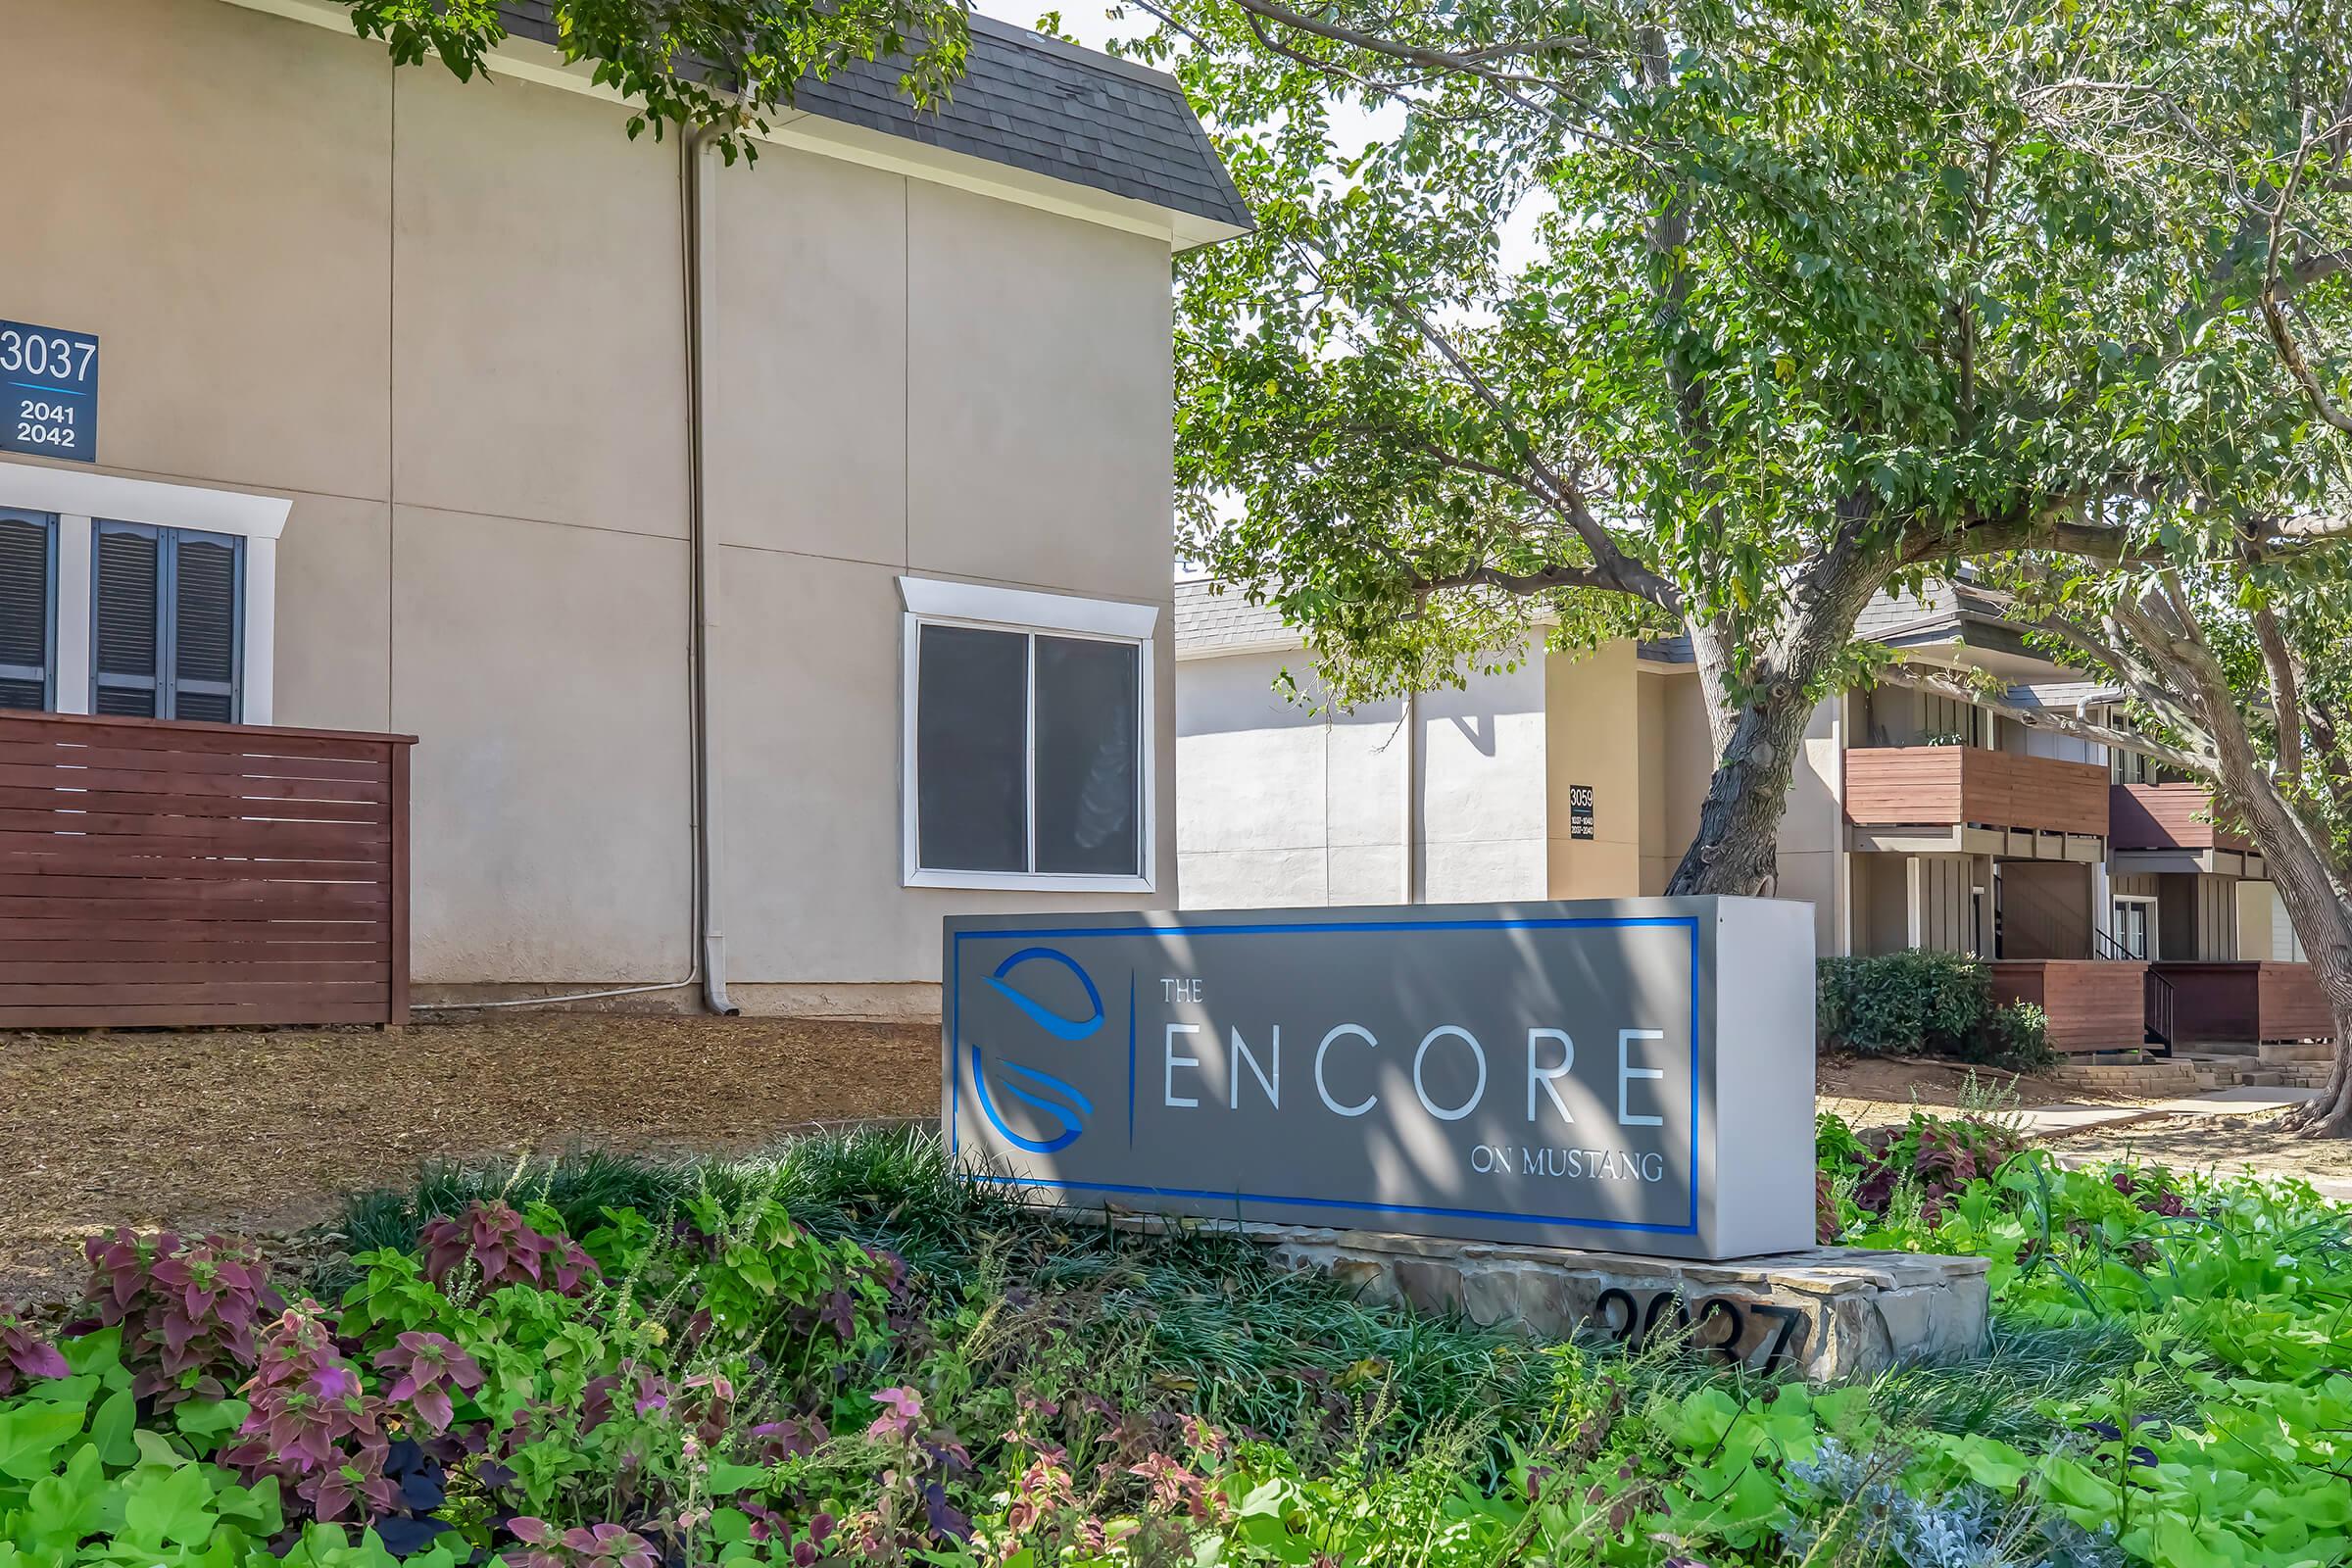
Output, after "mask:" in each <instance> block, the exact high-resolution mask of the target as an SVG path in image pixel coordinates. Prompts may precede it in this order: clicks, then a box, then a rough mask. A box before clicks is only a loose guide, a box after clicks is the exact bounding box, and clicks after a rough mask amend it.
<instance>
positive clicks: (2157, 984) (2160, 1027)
mask: <svg viewBox="0 0 2352 1568" xmlns="http://www.w3.org/2000/svg"><path fill="white" fill-rule="evenodd" d="M2090 935H2091V951H2092V952H2093V953H2095V954H2097V955H2098V956H2100V957H2102V958H2110V959H2116V960H2119V961H2122V962H2126V963H2146V962H2147V961H2148V960H2146V959H2145V958H2140V957H2136V956H2133V955H2132V954H2131V952H2129V951H2128V950H2127V949H2126V948H2125V947H2124V945H2123V944H2122V943H2120V942H2118V941H2116V940H2115V938H2114V937H2113V936H2112V935H2110V934H2109V933H2107V932H2105V931H2101V930H2100V929H2098V928H2097V927H2096V926H2093V927H2092V928H2091V932H2090ZM2178 1000H2179V995H2178V993H2177V992H2175V991H2174V989H2173V983H2172V982H2171V981H2170V980H2168V979H2166V978H2165V977H2164V976H2163V975H2161V974H2158V973H2157V972H2156V968H2155V965H2153V964H2149V966H2148V983H2147V994H2146V998H2145V1000H2144V1002H2143V1004H2142V1006H2143V1010H2144V1011H2145V1013H2146V1015H2147V1032H2148V1033H2149V1034H2152V1035H2154V1036H2155V1037H2156V1043H2157V1044H2159V1045H2161V1046H2163V1047H2164V1054H2166V1055H2168V1056H2169V1055H2171V1054H2173V1028H2174V1025H2173V1006H2174V1004H2175V1003H2176V1002H2177V1001H2178Z"/></svg>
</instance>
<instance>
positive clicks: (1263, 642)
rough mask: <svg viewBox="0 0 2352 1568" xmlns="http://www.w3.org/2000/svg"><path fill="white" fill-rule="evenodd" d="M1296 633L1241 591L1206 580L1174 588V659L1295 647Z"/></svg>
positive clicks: (1180, 584) (1276, 615) (1297, 640)
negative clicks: (1244, 595) (1246, 597)
mask: <svg viewBox="0 0 2352 1568" xmlns="http://www.w3.org/2000/svg"><path fill="white" fill-rule="evenodd" d="M1298 646H1299V633H1298V631H1297V630H1295V629H1294V628H1292V627H1290V626H1286V625H1284V624H1283V621H1282V616H1281V615H1279V614H1278V613H1275V612H1274V611H1271V610H1269V609H1267V608H1266V607H1265V606H1263V605H1253V604H1251V603H1250V601H1249V600H1247V599H1245V598H1243V597H1242V595H1241V592H1240V590H1238V589H1235V588H1229V587H1225V586H1224V585H1223V584H1220V583H1217V582H1215V581H1212V580H1211V579H1208V578H1205V577H1203V578H1201V579H1198V580H1196V581H1193V582H1180V583H1178V584H1177V585H1176V657H1177V658H1179V659H1182V658H1186V657H1188V656H1193V655H1213V654H1225V653H1258V652H1262V651H1264V650H1266V649H1272V648H1297V647H1298Z"/></svg>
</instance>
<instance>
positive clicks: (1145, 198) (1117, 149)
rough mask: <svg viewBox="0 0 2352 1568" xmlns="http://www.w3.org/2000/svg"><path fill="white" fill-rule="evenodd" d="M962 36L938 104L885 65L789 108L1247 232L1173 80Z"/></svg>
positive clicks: (520, 29)
mask: <svg viewBox="0 0 2352 1568" xmlns="http://www.w3.org/2000/svg"><path fill="white" fill-rule="evenodd" d="M499 9H500V12H501V14H502V16H503V18H504V20H505V22H506V25H507V29H508V30H509V31H510V32H512V33H514V34H515V36H516V37H518V38H535V39H538V40H539V41H541V42H543V43H547V42H553V41H554V39H555V35H556V34H555V25H554V23H553V22H552V21H551V20H550V19H549V11H548V0H506V3H505V4H502V5H501V6H500V8H499ZM970 28H971V34H970V36H971V44H970V50H969V52H968V53H967V54H966V56H965V59H964V71H963V74H962V76H960V77H959V78H957V80H956V84H955V86H954V87H953V88H952V89H951V91H950V94H949V96H948V98H947V101H945V102H944V103H937V104H934V105H932V106H931V107H930V108H928V109H923V110H917V109H916V108H915V107H914V106H913V105H912V104H910V103H908V102H907V99H906V97H905V96H904V95H903V94H902V93H901V92H900V91H899V75H900V72H901V70H902V65H901V64H899V63H893V62H891V61H887V60H884V61H876V62H874V63H871V64H868V63H865V62H862V61H858V62H853V63H852V64H851V65H849V66H848V67H846V68H845V69H843V70H841V71H839V72H836V73H834V75H833V76H832V78H831V79H830V80H826V81H814V80H809V81H803V82H802V83H801V85H800V89H799V91H798V92H797V94H796V95H795V97H794V107H795V108H798V109H801V110H805V111H807V112H808V113H809V114H813V115H820V116H822V117H824V118H825V119H827V120H834V121H839V122H841V123H845V124H852V125H862V126H864V127H865V128H867V129H869V130H878V131H882V132H884V133H885V134H888V135H893V136H904V137H906V138H907V140H909V141H917V142H922V143H924V144H926V145H928V146H932V147H939V148H943V149H945V150H947V151H949V152H958V153H966V154H969V155H970V156H972V157H974V158H983V159H986V160H988V161H989V162H991V163H995V164H1003V165H1005V166H1007V167H1009V168H1013V169H1021V170H1026V171H1028V172H1031V173H1034V174H1043V175H1045V176H1047V177H1048V178H1051V179H1059V180H1065V181H1067V182H1069V183H1070V184H1073V185H1084V186H1088V187H1090V188H1092V189H1095V190H1100V191H1105V192H1108V193H1109V194H1111V195H1114V196H1125V197H1129V198H1131V199H1133V200H1135V201H1140V202H1148V203H1150V204H1151V205H1152V206H1154V207H1163V208H1167V209H1169V210H1170V211H1173V212H1179V213H1187V214H1190V215H1192V216H1193V217H1196V218H1204V219H1207V220H1209V221H1211V222H1213V223H1222V224H1229V225H1231V226H1232V227H1233V228H1236V229H1246V228H1248V227H1250V209H1249V208H1248V207H1247V206H1246V205H1244V203H1243V201H1242V198H1241V193H1240V192H1239V191H1237V190H1235V189H1234V186H1233V180H1232V178H1231V177H1230V176H1229V175H1228V174H1227V173H1226V172H1225V166H1224V164H1223V163H1222V162H1221V161H1220V160H1219V159H1218V157H1217V154H1216V149H1215V148H1213V147H1211V146H1210V145H1209V141H1208V133H1207V132H1206V131H1204V130H1202V129H1201V122H1200V120H1199V118H1198V117H1197V116H1195V115H1194V113H1193V108H1192V105H1191V104H1190V103H1188V102H1186V100H1185V96H1184V89H1183V88H1182V87H1181V86H1179V85H1178V84H1177V82H1176V78H1174V77H1173V76H1170V75H1167V74H1165V73H1161V72H1157V71H1152V70H1150V69H1148V68H1146V67H1143V66H1139V65H1136V64H1134V63H1133V62H1131V61H1125V60H1118V59H1114V58H1112V57H1111V56H1109V55H1104V54H1097V53H1095V52H1094V51H1093V50H1089V49H1081V48H1078V47H1077V46H1076V45H1074V44H1066V43H1063V42H1062V41H1061V40H1059V39H1058V38H1049V37H1047V36H1045V35H1044V34H1043V33H1036V32H1031V31H1029V30H1028V29H1027V28H1025V27H1016V26H1013V25H1010V24H1009V23H1004V22H999V21H996V20H995V19H994V18H990V17H980V16H975V17H973V18H971V19H970Z"/></svg>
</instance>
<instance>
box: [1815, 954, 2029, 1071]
mask: <svg viewBox="0 0 2352 1568" xmlns="http://www.w3.org/2000/svg"><path fill="white" fill-rule="evenodd" d="M1817 995H1818V998H1819V1006H1818V1016H1817V1027H1818V1030H1819V1033H1820V1037H1821V1043H1822V1044H1823V1045H1824V1046H1827V1047H1831V1048H1833V1049H1837V1050H1842V1051H1851V1052H1856V1053H1858V1054H1863V1055H1871V1056H1948V1057H1951V1058H1952V1059H1954V1060H1958V1061H1975V1062H1984V1063H1986V1064H1988V1065H1995V1066H2001V1067H2008V1068H2012V1069H2015V1070H2019V1071H2023V1070H2026V1069H2030V1068H2034V1067H2045V1066H2048V1065H2050V1064H2051V1063H2052V1062H2054V1061H2055V1060H2056V1059H2057V1055H2056V1053H2054V1052H2052V1051H2051V1050H2050V1048H2049V1020H2048V1019H2047V1018H2046V1017H2045V1016H2044V1015H2043V1013H2042V1010H2041V1009H2040V1008H2039V1007H2037V1006H2034V1005H2033V1004H2031V1003H2010V1004H2008V1005H2000V1004H1997V1003H1996V1002H1994V1000H1993V995H1992V981H1991V978H1990V976H1989V974H1988V973H1987V971H1986V969H1985V965H1984V964H1983V963H1982V962H1980V961H1979V960H1977V959H1975V958H1969V957H1964V956H1961V955H1959V954H1956V953H1926V952H1918V951H1913V952H1906V953H1888V954H1882V955H1880V956H1877V957H1869V958H1824V959H1822V960H1821V963H1820V969H1819V983H1818V986H1817Z"/></svg>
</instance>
